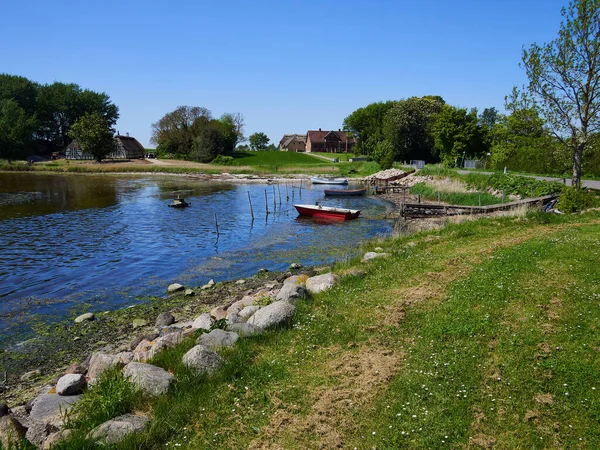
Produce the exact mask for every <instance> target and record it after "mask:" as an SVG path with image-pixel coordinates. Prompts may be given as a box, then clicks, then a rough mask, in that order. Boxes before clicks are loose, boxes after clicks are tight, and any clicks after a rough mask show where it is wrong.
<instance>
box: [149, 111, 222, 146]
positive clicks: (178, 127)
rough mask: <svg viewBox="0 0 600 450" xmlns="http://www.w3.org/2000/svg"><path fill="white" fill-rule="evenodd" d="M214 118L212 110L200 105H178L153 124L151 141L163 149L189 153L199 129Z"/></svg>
mask: <svg viewBox="0 0 600 450" xmlns="http://www.w3.org/2000/svg"><path fill="white" fill-rule="evenodd" d="M211 120H212V114H211V112H210V111H209V110H208V109H206V108H202V107H200V106H178V107H177V108H176V109H175V110H174V111H171V112H169V113H167V114H165V115H164V116H163V117H162V118H161V119H160V120H159V121H158V122H156V123H153V124H152V137H151V141H152V143H154V144H155V145H157V146H158V147H159V148H160V149H161V151H164V152H168V153H178V154H180V155H189V154H190V153H191V152H192V146H193V142H194V138H195V137H196V136H197V135H198V131H199V129H201V128H202V127H203V126H205V125H206V124H207V123H209V122H210V121H211Z"/></svg>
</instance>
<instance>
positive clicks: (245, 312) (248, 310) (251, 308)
mask: <svg viewBox="0 0 600 450" xmlns="http://www.w3.org/2000/svg"><path fill="white" fill-rule="evenodd" d="M260 308H261V307H260V306H258V305H248V306H246V307H245V308H244V309H242V310H241V311H240V312H239V313H238V315H239V316H240V317H241V318H242V319H243V320H248V319H249V318H250V317H251V316H252V314H254V313H255V312H256V311H258V310H259V309H260Z"/></svg>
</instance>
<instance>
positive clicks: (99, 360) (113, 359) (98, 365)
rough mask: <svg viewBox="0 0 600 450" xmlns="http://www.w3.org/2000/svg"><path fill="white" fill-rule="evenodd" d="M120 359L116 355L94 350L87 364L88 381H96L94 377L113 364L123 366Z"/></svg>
mask: <svg viewBox="0 0 600 450" xmlns="http://www.w3.org/2000/svg"><path fill="white" fill-rule="evenodd" d="M123 365H124V364H123V363H122V362H121V359H120V358H119V357H118V356H116V355H109V354H107V353H102V352H96V353H94V354H93V355H92V358H91V359H90V364H89V366H88V379H89V380H90V383H92V382H94V381H96V378H98V377H99V376H100V374H101V373H102V372H104V371H105V370H107V369H110V368H111V367H114V366H123Z"/></svg>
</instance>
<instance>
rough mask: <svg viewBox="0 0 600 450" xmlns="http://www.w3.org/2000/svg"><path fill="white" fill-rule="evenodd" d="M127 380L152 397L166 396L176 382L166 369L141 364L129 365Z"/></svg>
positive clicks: (127, 367) (126, 374)
mask: <svg viewBox="0 0 600 450" xmlns="http://www.w3.org/2000/svg"><path fill="white" fill-rule="evenodd" d="M125 378H128V379H129V381H131V382H132V383H133V384H134V385H136V386H137V387H138V388H140V389H141V390H143V391H144V392H146V393H148V394H150V395H163V394H166V393H167V392H169V388H170V387H171V384H172V383H173V381H174V380H175V377H173V375H171V374H170V373H169V372H167V371H166V370H165V369H161V368H160V367H156V366H153V365H151V364H144V363H139V362H132V363H129V364H127V366H126V367H125Z"/></svg>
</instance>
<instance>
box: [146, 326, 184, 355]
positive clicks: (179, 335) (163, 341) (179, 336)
mask: <svg viewBox="0 0 600 450" xmlns="http://www.w3.org/2000/svg"><path fill="white" fill-rule="evenodd" d="M181 341H183V332H181V331H174V332H172V333H168V334H165V335H164V336H162V337H159V338H158V339H157V340H156V341H155V342H154V345H153V346H152V348H151V349H150V351H149V352H148V359H152V358H154V357H155V356H156V355H157V354H158V353H159V352H161V351H162V350H164V349H167V348H172V347H175V346H176V345H177V344H179V343H181Z"/></svg>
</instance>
